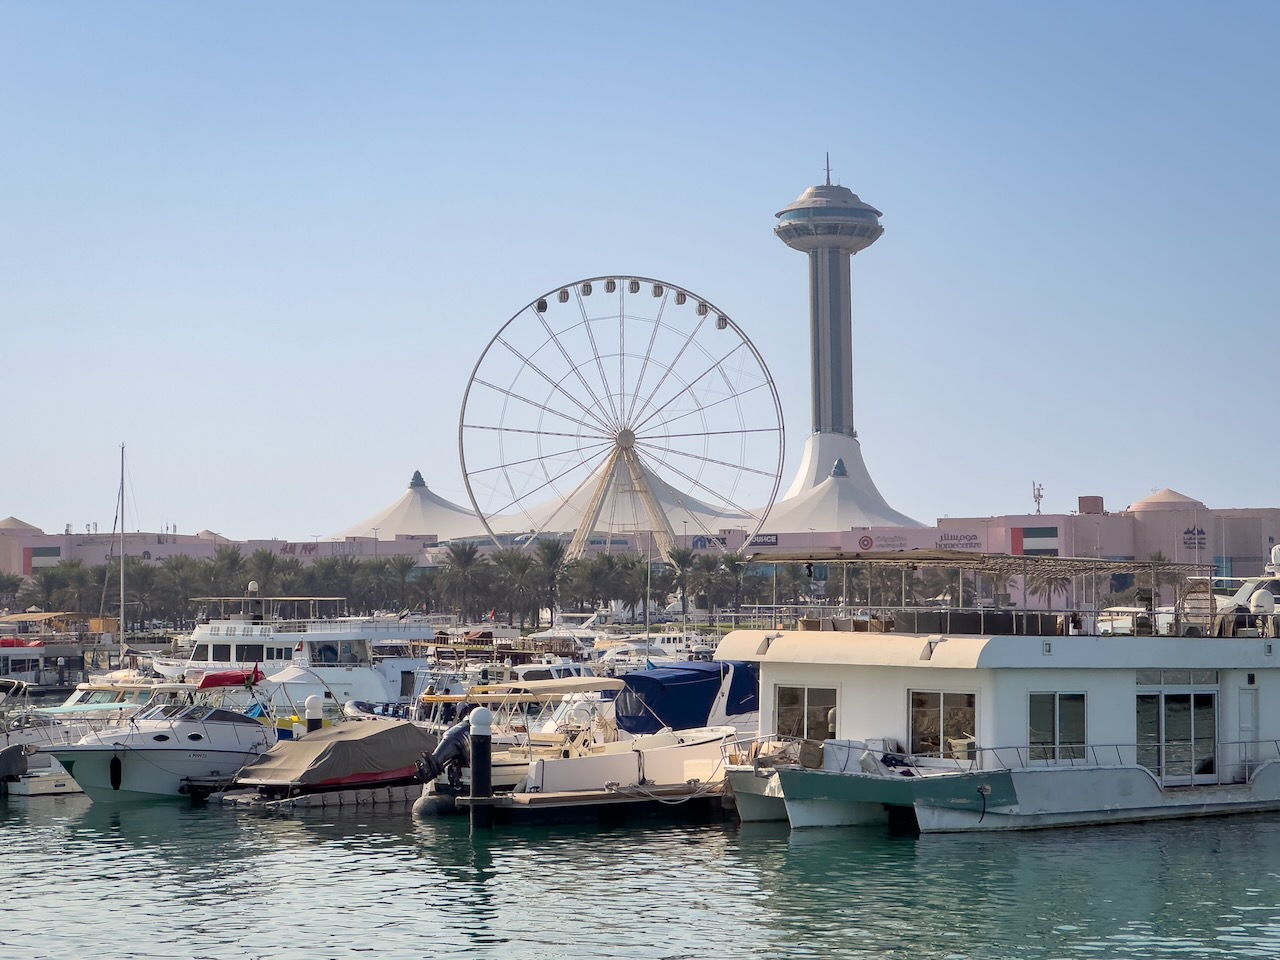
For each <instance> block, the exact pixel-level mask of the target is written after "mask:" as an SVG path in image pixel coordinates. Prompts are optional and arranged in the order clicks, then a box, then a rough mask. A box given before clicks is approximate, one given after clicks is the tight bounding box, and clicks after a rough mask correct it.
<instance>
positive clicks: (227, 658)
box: [213, 643, 231, 663]
mask: <svg viewBox="0 0 1280 960" xmlns="http://www.w3.org/2000/svg"><path fill="white" fill-rule="evenodd" d="M213 662H214V663H230V662H231V644H229V643H215V644H214V645H213Z"/></svg>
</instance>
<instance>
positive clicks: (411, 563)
mask: <svg viewBox="0 0 1280 960" xmlns="http://www.w3.org/2000/svg"><path fill="white" fill-rule="evenodd" d="M417 569H418V558H417V557H414V556H410V555H408V554H404V555H401V556H397V557H392V558H391V559H390V560H389V561H388V562H387V570H388V572H389V573H390V574H391V579H392V580H394V581H395V582H396V584H398V591H397V593H396V596H397V597H399V599H400V609H401V610H404V609H406V608H407V607H408V606H409V580H410V578H412V577H413V573H414V571H415V570H417Z"/></svg>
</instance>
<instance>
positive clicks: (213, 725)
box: [43, 671, 275, 803]
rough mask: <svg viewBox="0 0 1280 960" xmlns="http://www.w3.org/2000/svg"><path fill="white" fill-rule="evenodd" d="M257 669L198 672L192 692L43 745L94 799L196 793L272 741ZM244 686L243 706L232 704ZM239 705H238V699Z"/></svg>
mask: <svg viewBox="0 0 1280 960" xmlns="http://www.w3.org/2000/svg"><path fill="white" fill-rule="evenodd" d="M260 680H261V674H260V673H253V674H246V673H244V672H242V671H227V672H225V673H219V674H210V675H207V676H205V677H204V678H203V679H202V680H201V681H200V683H199V684H198V686H197V689H196V692H195V693H194V694H193V695H191V696H189V697H185V698H183V699H182V700H180V701H178V702H174V703H161V704H156V705H154V706H149V707H144V708H143V709H142V710H140V711H139V712H137V713H135V714H133V715H132V716H131V717H129V719H128V721H127V722H126V723H123V724H119V725H116V726H111V727H106V728H104V729H101V730H97V731H94V732H91V733H89V734H86V735H85V736H84V737H82V738H80V739H79V740H78V741H76V742H75V743H71V744H65V745H55V746H51V747H46V748H43V749H46V750H48V752H49V753H50V754H52V756H53V758H54V759H55V760H57V761H58V763H60V764H62V766H63V767H64V768H66V770H67V772H68V773H69V774H70V775H71V776H72V777H73V778H74V779H75V781H76V783H78V784H79V785H80V788H81V789H82V790H83V791H84V792H85V793H86V794H88V795H89V798H90V799H91V800H93V801H94V802H95V803H119V802H125V801H136V800H154V799H161V798H178V797H200V796H201V795H204V794H207V792H208V791H210V790H212V789H216V788H217V786H219V785H224V784H226V783H229V782H230V781H231V780H232V779H233V778H234V777H235V775H236V774H237V773H239V772H240V770H241V769H242V768H243V767H244V766H245V765H246V764H247V763H249V762H250V761H252V760H254V759H256V758H257V757H259V756H261V755H262V754H263V753H265V752H266V751H267V750H268V749H269V748H270V747H271V745H272V743H274V742H275V731H274V729H273V727H272V726H271V725H270V724H269V723H266V722H264V720H269V714H270V711H269V707H268V706H267V705H266V704H264V703H263V702H262V701H261V700H260V699H258V698H256V697H254V696H253V687H254V685H255V684H256V682H257V681H260ZM242 691H248V693H249V699H250V700H251V703H250V706H249V708H248V709H247V710H246V709H241V708H237V707H232V706H231V704H232V703H234V702H235V700H236V699H243V698H242V697H238V696H237V695H239V694H240V693H241V692H242ZM240 707H243V703H241V705H240Z"/></svg>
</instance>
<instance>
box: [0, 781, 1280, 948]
mask: <svg viewBox="0 0 1280 960" xmlns="http://www.w3.org/2000/svg"><path fill="white" fill-rule="evenodd" d="M0 826H3V829H4V830H5V836H6V840H7V841H8V844H9V856H8V857H7V858H6V860H5V861H4V862H5V871H6V872H5V877H6V886H7V888H8V889H20V890H21V891H22V896H21V897H19V898H9V899H8V900H7V902H6V906H5V914H4V916H5V923H3V924H0V955H3V956H36V957H59V958H60V957H83V956H90V955H94V956H111V957H125V958H137V960H144V958H145V960H151V958H156V960H158V958H161V957H166V958H168V957H177V956H182V957H186V956H204V957H218V958H219V960H224V958H236V957H257V956H263V955H271V956H272V957H274V958H290V960H291V958H294V957H297V958H303V957H305V958H308V960H310V958H314V957H331V956H349V955H351V954H352V953H356V952H364V951H369V952H374V953H377V954H379V955H381V956H386V957H415V958H416V957H421V956H430V957H486V958H487V957H495V958H496V957H503V958H506V957H511V956H513V955H517V954H518V955H520V956H524V957H547V956H582V957H589V956H602V955H608V956H611V957H620V958H629V957H637V958H639V957H643V958H658V957H664V958H666V957H669V958H675V957H680V958H707V960H710V958H748V957H810V958H835V957H841V958H853V960H861V958H877V960H881V958H887V957H903V958H907V957H909V958H912V960H917V958H923V960H944V958H945V960H968V958H973V960H977V958H983V960H989V958H1029V960H1041V958H1043V960H1059V958H1067V957H1080V956H1084V955H1092V956H1098V957H1106V958H1126V957H1135V958H1136V957H1144V958H1157V960H1159V958H1172V957H1174V956H1187V955H1191V956H1200V957H1214V958H1218V960H1222V958H1251V957H1275V956H1280V906H1278V905H1280V876H1278V873H1277V870H1278V867H1277V866H1275V865H1280V824H1277V823H1276V822H1274V821H1273V820H1272V819H1271V818H1267V817H1258V818H1233V819H1227V820H1206V821H1199V822H1194V821H1193V822H1183V823H1170V824H1156V825H1148V826H1135V827H1112V828H1105V829H1087V830H1071V831H1052V832H1044V833H1025V834H1018V833H1005V834H998V835H984V836H928V837H915V836H893V835H889V834H886V833H885V832H884V831H882V830H858V829H839V830H806V831H797V832H795V833H792V832H791V831H790V830H789V829H788V828H787V827H786V825H785V824H752V825H748V826H743V827H737V826H720V825H717V826H709V827H670V826H666V827H635V828H618V829H612V830H607V831H601V830H597V829H595V828H594V827H560V828H554V829H550V828H549V829H515V830H495V831H493V832H491V833H483V834H478V835H476V836H474V837H473V836H471V835H470V832H469V829H468V825H467V822H466V820H465V818H458V817H454V818H443V819H438V820H417V819H415V818H413V817H411V816H409V815H407V814H405V813H401V812H391V811H382V812H379V811H374V812H367V811H363V810H361V811H352V810H345V811H308V812H305V813H302V814H298V813H295V814H292V815H289V816H276V815H262V814H246V813H244V812H243V811H235V810H229V809H223V808H206V809H198V808H197V809H193V808H191V807H187V806H184V805H182V804H157V805H149V806H139V805H134V806H129V807H120V808H111V807H99V808H94V807H93V806H92V805H91V804H90V803H89V802H88V801H87V800H86V799H84V798H41V799H40V800H39V801H23V802H20V803H15V802H13V801H8V802H0ZM15 885H16V886H15ZM68 905H74V906H73V907H72V908H71V909H70V910H69V909H68ZM51 917H56V918H58V920H59V923H58V936H57V937H55V938H47V937H40V936H33V934H39V933H40V932H41V931H45V930H47V929H48V928H49V924H50V918H51ZM33 943H34V944H38V947H37V948H36V949H33Z"/></svg>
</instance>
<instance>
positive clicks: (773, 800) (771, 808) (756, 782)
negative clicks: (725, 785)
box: [725, 764, 787, 823]
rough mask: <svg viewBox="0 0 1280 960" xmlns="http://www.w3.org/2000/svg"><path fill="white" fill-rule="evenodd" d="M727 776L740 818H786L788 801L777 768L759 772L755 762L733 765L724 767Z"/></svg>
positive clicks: (750, 821)
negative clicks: (783, 794)
mask: <svg viewBox="0 0 1280 960" xmlns="http://www.w3.org/2000/svg"><path fill="white" fill-rule="evenodd" d="M725 777H726V779H728V781H729V789H730V790H732V791H733V803H734V806H735V807H736V808H737V811H738V819H739V820H741V821H742V822H743V823H755V822H768V821H779V820H783V821H785V820H786V819H787V804H786V801H785V800H784V799H783V796H782V788H781V786H779V784H778V775H777V771H776V770H773V769H764V770H760V771H757V770H756V768H755V766H754V765H752V764H730V765H728V766H726V767H725Z"/></svg>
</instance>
